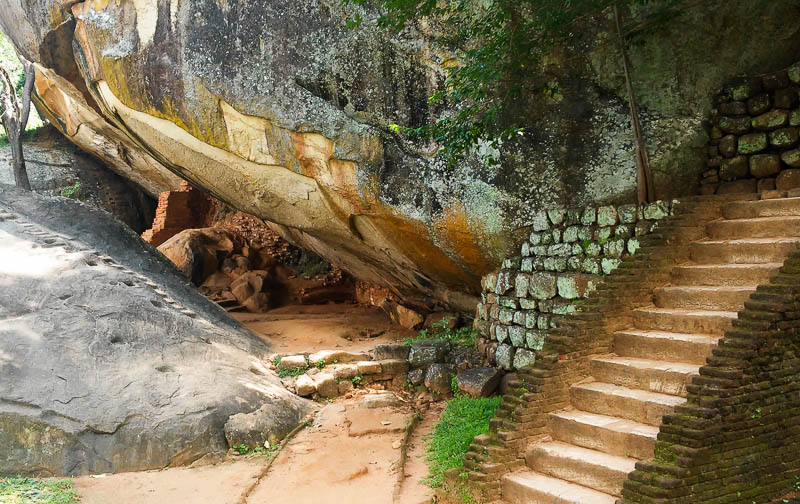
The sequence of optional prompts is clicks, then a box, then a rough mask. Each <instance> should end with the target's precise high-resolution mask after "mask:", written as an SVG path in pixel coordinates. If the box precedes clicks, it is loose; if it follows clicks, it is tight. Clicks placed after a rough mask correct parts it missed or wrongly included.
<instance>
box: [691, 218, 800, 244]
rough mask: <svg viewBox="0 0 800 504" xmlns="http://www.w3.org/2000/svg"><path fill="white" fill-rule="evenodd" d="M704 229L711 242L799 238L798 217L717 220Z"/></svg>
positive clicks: (799, 223)
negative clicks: (740, 239) (738, 239)
mask: <svg viewBox="0 0 800 504" xmlns="http://www.w3.org/2000/svg"><path fill="white" fill-rule="evenodd" d="M706 229H707V230H708V237H709V238H711V239H712V240H732V239H737V238H781V237H787V236H800V215H798V216H794V215H793V216H788V217H759V218H756V219H736V220H718V221H714V222H709V223H708V225H707V226H706Z"/></svg>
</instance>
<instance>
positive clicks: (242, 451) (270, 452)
mask: <svg viewBox="0 0 800 504" xmlns="http://www.w3.org/2000/svg"><path fill="white" fill-rule="evenodd" d="M279 447H280V445H279V444H278V443H274V444H270V443H269V442H267V441H265V442H264V443H263V444H260V445H258V446H253V447H251V446H247V445H246V444H244V443H242V444H238V445H233V446H231V449H232V450H233V451H234V452H235V453H237V454H238V455H257V454H266V455H267V457H269V458H272V457H274V456H275V453H276V452H277V450H278V448H279Z"/></svg>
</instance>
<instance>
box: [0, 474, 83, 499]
mask: <svg viewBox="0 0 800 504" xmlns="http://www.w3.org/2000/svg"><path fill="white" fill-rule="evenodd" d="M77 502H78V495H77V494H76V493H75V490H74V489H73V486H72V481H70V480H63V479H62V480H59V479H45V480H40V479H32V478H6V479H0V503H3V504H77Z"/></svg>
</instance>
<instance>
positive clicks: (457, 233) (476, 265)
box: [433, 204, 495, 276]
mask: <svg viewBox="0 0 800 504" xmlns="http://www.w3.org/2000/svg"><path fill="white" fill-rule="evenodd" d="M433 227H434V229H435V230H436V235H437V236H438V237H439V238H440V240H441V241H443V242H444V243H445V244H446V248H447V249H448V250H450V251H452V252H453V253H454V254H456V255H457V256H458V259H460V261H461V262H462V263H463V264H464V265H465V266H466V267H467V269H468V270H469V271H471V272H473V273H475V274H477V275H479V276H483V275H484V274H486V273H488V272H489V271H490V270H491V269H492V268H493V267H494V266H495V265H494V264H493V262H492V259H491V258H489V257H487V256H486V254H485V252H484V251H483V249H481V248H480V247H479V246H478V243H480V242H482V241H483V235H484V234H485V233H484V232H483V230H482V229H476V228H475V227H474V226H472V225H471V224H470V219H469V216H468V215H467V214H466V212H465V211H464V207H463V206H462V205H461V204H456V205H452V206H450V207H448V208H446V209H445V211H444V212H443V213H442V215H441V216H440V217H439V219H437V220H436V221H435V222H434V224H433Z"/></svg>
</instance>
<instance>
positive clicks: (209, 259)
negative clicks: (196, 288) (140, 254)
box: [158, 228, 260, 302]
mask: <svg viewBox="0 0 800 504" xmlns="http://www.w3.org/2000/svg"><path fill="white" fill-rule="evenodd" d="M234 240H235V236H234V235H233V234H232V233H230V232H229V231H227V230H226V229H224V228H207V229H187V230H185V231H181V232H180V233H178V234H176V235H175V236H173V237H172V238H170V239H169V240H167V241H165V242H164V243H162V244H161V245H159V246H158V251H159V252H161V253H162V254H164V255H165V256H166V257H167V258H168V259H169V260H170V261H172V262H173V263H174V264H175V265H176V266H177V267H178V269H180V270H181V273H183V274H184V275H185V276H186V278H188V279H189V280H191V281H192V282H193V283H194V284H195V285H201V284H202V283H203V282H204V281H205V279H206V278H208V277H209V276H211V275H212V274H213V273H214V272H215V271H217V267H218V265H219V263H220V261H222V260H223V259H224V258H225V257H227V255H229V254H230V253H231V252H232V251H233V248H234V245H233V241H234ZM244 283H245V284H246V283H247V282H246V280H245V282H244ZM259 290H260V289H259ZM253 294H254V292H251V293H250V294H249V295H248V296H246V297H245V298H244V299H241V300H240V302H244V300H245V299H247V297H250V296H252V295H253Z"/></svg>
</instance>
